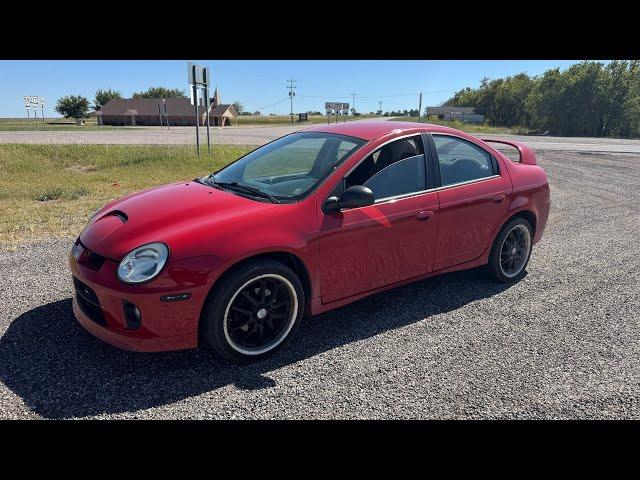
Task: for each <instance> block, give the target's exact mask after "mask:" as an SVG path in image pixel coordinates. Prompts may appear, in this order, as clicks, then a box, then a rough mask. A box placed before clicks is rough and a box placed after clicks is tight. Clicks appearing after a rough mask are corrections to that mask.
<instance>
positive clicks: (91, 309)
mask: <svg viewBox="0 0 640 480" xmlns="http://www.w3.org/2000/svg"><path fill="white" fill-rule="evenodd" d="M73 285H74V286H75V289H76V300H77V301H78V306H79V307H80V310H82V312H83V313H84V314H85V315H86V316H87V317H89V318H90V319H91V320H92V321H93V322H95V323H97V324H98V325H102V326H103V327H104V326H106V324H107V321H106V320H105V318H104V314H103V313H102V308H101V307H100V300H98V296H97V295H96V292H94V291H93V290H92V289H91V287H89V286H88V285H85V284H84V283H82V282H81V281H80V280H78V279H77V278H76V277H73Z"/></svg>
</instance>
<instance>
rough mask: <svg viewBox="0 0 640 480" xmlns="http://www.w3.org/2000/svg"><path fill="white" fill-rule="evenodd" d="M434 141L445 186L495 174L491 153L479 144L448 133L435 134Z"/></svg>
mask: <svg viewBox="0 0 640 480" xmlns="http://www.w3.org/2000/svg"><path fill="white" fill-rule="evenodd" d="M433 142H434V143H435V146H436V152H437V153H438V162H439V163H440V175H441V177H442V185H443V186H444V185H453V184H454V183H461V182H468V181H470V180H477V179H479V178H486V177H490V176H492V175H493V174H494V172H493V161H492V160H491V155H490V154H489V152H486V151H485V150H483V149H482V148H480V147H478V146H477V145H474V144H473V143H471V142H468V141H466V140H463V139H461V138H457V137H450V136H448V135H433Z"/></svg>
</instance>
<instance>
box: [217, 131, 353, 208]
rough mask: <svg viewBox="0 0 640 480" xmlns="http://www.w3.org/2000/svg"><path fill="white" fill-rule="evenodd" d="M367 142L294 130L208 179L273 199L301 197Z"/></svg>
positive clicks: (253, 194)
mask: <svg viewBox="0 0 640 480" xmlns="http://www.w3.org/2000/svg"><path fill="white" fill-rule="evenodd" d="M364 143H365V141H364V140H361V139H359V138H354V137H347V136H344V135H335V134H331V133H319V132H307V133H305V132H300V133H293V134H291V135H287V136H285V137H282V138H280V139H278V140H275V141H274V142H271V143H269V144H267V145H264V146H263V147H260V148H258V149H257V150H254V151H253V152H250V153H249V154H247V155H245V156H244V157H242V158H240V159H239V160H238V161H236V162H234V163H232V164H231V165H229V166H227V167H225V168H223V169H222V170H220V171H219V172H216V173H215V174H214V175H211V176H210V177H208V178H207V180H206V181H207V182H208V183H212V184H214V185H217V186H218V187H220V188H228V189H230V190H233V191H235V192H238V193H242V194H244V195H248V196H255V197H262V198H266V199H269V200H271V201H293V200H299V199H302V198H304V197H305V196H306V195H307V194H308V193H309V192H311V191H312V190H313V189H314V188H315V187H316V186H318V185H319V184H320V183H321V182H322V181H323V180H324V179H325V178H327V176H329V174H330V173H331V172H333V171H334V170H335V169H336V168H337V166H338V165H340V164H341V163H342V162H344V161H345V160H346V159H347V158H348V157H349V156H350V155H351V154H352V153H353V152H354V151H355V150H356V149H357V148H358V147H360V146H361V145H363V144H364Z"/></svg>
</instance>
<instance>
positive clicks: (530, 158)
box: [482, 138, 538, 165]
mask: <svg viewBox="0 0 640 480" xmlns="http://www.w3.org/2000/svg"><path fill="white" fill-rule="evenodd" d="M482 141H483V142H487V143H502V144H504V145H509V146H511V147H514V148H516V149H517V150H518V153H519V154H520V161H519V162H520V163H526V164H527V165H537V164H538V163H537V162H536V155H535V153H534V152H533V149H532V148H531V147H529V146H527V145H525V144H524V143H520V142H513V141H511V140H503V139H497V138H495V139H493V138H483V139H482Z"/></svg>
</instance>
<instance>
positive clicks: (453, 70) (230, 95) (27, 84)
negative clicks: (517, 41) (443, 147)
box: [0, 60, 577, 117]
mask: <svg viewBox="0 0 640 480" xmlns="http://www.w3.org/2000/svg"><path fill="white" fill-rule="evenodd" d="M192 61H194V62H196V63H198V64H201V65H204V66H209V67H210V69H211V76H212V78H213V82H214V83H215V84H217V85H218V87H219V88H220V93H221V98H222V101H223V103H231V102H233V101H235V100H240V101H241V102H242V103H243V104H244V106H245V108H246V109H250V110H252V111H254V110H258V109H260V110H261V111H262V113H263V114H269V113H277V114H287V113H289V100H288V96H287V79H289V78H294V79H295V80H297V83H296V86H297V88H296V97H295V100H294V111H295V112H298V111H307V110H319V111H322V110H323V107H324V102H325V101H345V102H349V103H351V101H352V98H351V95H350V94H351V92H356V93H357V95H356V97H355V104H356V105H355V106H356V109H357V110H358V111H360V112H369V111H375V110H377V108H378V100H382V108H383V110H394V109H396V110H397V109H405V108H406V109H410V108H417V106H418V93H419V92H423V102H422V104H423V107H426V106H429V105H438V104H440V103H442V102H443V101H445V100H446V99H447V98H449V97H450V96H451V95H452V94H453V93H454V91H455V90H459V89H461V88H464V87H467V86H470V87H475V86H477V85H478V84H479V83H480V80H481V79H482V78H483V77H489V78H499V77H503V76H506V75H512V74H516V73H520V72H527V73H528V74H530V75H538V74H541V73H543V72H544V71H545V70H547V69H549V68H555V67H560V68H561V69H565V68H567V67H568V66H569V65H571V64H573V63H576V62H577V61H576V60H416V61H406V60H403V61H391V60H389V61H383V60H375V61H370V60H366V61H365V60H358V61H352V60H337V61H324V60H322V61H320V60H304V61H302V60H278V61H275V60H258V61H256V60H251V61H249V60H192ZM186 62H187V60H185V61H173V60H172V61H168V60H167V61H162V60H145V61H133V60H126V61H120V60H97V61H96V60H92V61H86V60H76V61H66V60H65V61H61V60H46V61H44V60H43V61H33V60H28V61H27V60H25V61H0V117H22V116H26V112H25V110H24V108H23V100H22V97H23V96H25V95H37V96H43V97H45V99H46V103H47V107H46V109H45V115H46V116H57V114H55V113H54V110H53V107H54V105H55V102H56V100H57V99H58V98H59V97H61V96H63V95H68V94H74V95H83V96H85V97H87V98H89V100H93V97H94V94H95V91H96V90H97V89H98V88H113V89H116V90H120V91H121V92H122V94H123V95H124V96H125V97H128V96H131V94H132V93H133V92H134V91H140V90H146V89H147V88H148V87H151V86H164V87H169V88H181V89H186V88H187V64H186ZM281 100H284V101H282V102H281V103H277V104H276V105H274V104H275V103H276V102H279V101H281Z"/></svg>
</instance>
